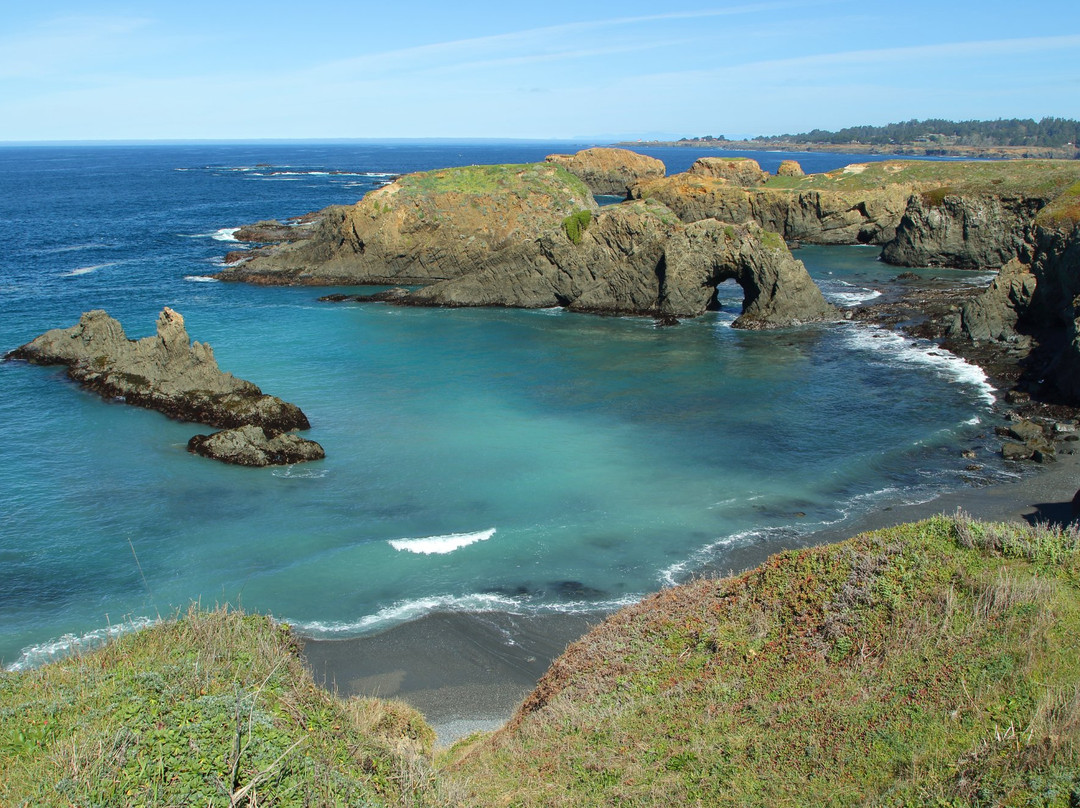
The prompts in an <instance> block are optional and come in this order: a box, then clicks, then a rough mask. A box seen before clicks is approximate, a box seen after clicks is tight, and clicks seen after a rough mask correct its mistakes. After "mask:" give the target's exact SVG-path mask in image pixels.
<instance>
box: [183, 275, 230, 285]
mask: <svg viewBox="0 0 1080 808" xmlns="http://www.w3.org/2000/svg"><path fill="white" fill-rule="evenodd" d="M184 280H185V281H188V282H189V283H221V281H219V280H218V279H217V278H211V277H210V276H209V275H185V276H184Z"/></svg>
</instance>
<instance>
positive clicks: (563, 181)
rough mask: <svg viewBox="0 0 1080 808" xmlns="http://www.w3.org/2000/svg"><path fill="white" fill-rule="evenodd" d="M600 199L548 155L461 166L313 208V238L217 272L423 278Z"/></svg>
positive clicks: (333, 278)
mask: <svg viewBox="0 0 1080 808" xmlns="http://www.w3.org/2000/svg"><path fill="white" fill-rule="evenodd" d="M597 209H598V206H597V204H596V201H595V200H594V199H593V196H592V193H591V192H590V191H589V189H588V188H587V187H586V186H585V184H584V183H583V182H582V181H581V180H579V179H578V178H577V177H575V176H574V175H573V174H571V173H570V172H568V171H567V170H565V169H564V168H561V167H560V166H557V165H555V164H553V163H535V164H527V165H502V166H465V167H461V168H448V169H441V170H438V171H425V172H420V173H417V174H407V175H405V176H402V177H399V178H398V179H397V180H396V181H394V182H393V183H391V184H389V185H386V186H384V187H382V188H378V189H376V190H374V191H372V192H370V193H369V194H367V195H366V196H365V197H364V198H363V199H362V200H361V201H360V202H358V203H356V204H355V205H351V206H332V207H329V208H326V209H324V210H323V211H320V213H319V218H318V222H317V224H315V225H314V227H313V230H312V233H311V236H310V237H309V238H306V239H303V240H301V241H296V242H293V243H290V244H281V245H277V246H273V247H268V248H263V249H261V250H257V251H254V252H253V254H252V258H251V260H249V261H246V262H245V263H243V264H242V265H240V266H238V267H235V268H227V269H225V270H224V271H222V272H220V273H219V274H218V275H217V276H216V277H217V278H219V279H221V280H238V281H247V282H249V283H261V284H326V285H333V284H357V283H379V284H382V283H389V284H395V283H406V284H414V283H415V284H422V283H431V282H433V281H438V280H443V279H446V278H454V277H457V276H459V275H462V274H464V273H466V272H471V271H473V269H475V267H476V266H477V265H478V264H480V263H482V262H483V261H484V260H485V259H486V258H488V257H489V256H490V255H492V254H493V253H496V252H498V251H500V250H502V249H505V248H506V247H507V246H508V245H510V244H514V243H517V242H519V241H527V240H530V239H536V238H539V237H540V235H541V234H542V233H544V232H545V231H547V230H549V229H551V228H553V227H558V226H560V225H561V223H562V221H563V219H565V218H566V217H568V216H570V215H571V214H573V213H575V212H577V211H582V210H587V211H590V212H591V211H596V210H597Z"/></svg>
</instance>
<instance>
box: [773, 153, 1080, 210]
mask: <svg viewBox="0 0 1080 808" xmlns="http://www.w3.org/2000/svg"><path fill="white" fill-rule="evenodd" d="M1077 181H1080V161H1076V160H1008V161H1001V160H996V161H992V160H982V161H979V160H964V161H955V162H951V161H934V160H883V161H880V162H870V163H856V164H854V165H850V166H845V167H844V168H838V169H836V170H834V171H828V172H825V173H823V174H807V175H806V176H803V177H771V178H770V179H769V181H768V182H767V183H766V184H765V186H764V187H766V188H776V189H785V190H797V191H803V190H868V189H874V188H884V187H887V186H890V185H911V186H914V187H916V188H918V189H921V190H923V191H924V192H933V191H934V189H948V191H949V193H958V194H963V193H987V194H994V195H996V196H1010V195H1022V196H1027V197H1035V198H1041V199H1045V200H1046V201H1050V200H1052V199H1055V198H1056V197H1058V196H1060V195H1061V194H1063V193H1065V192H1066V191H1067V190H1068V189H1069V188H1070V187H1072V186H1073V184H1074V183H1076V182H1077Z"/></svg>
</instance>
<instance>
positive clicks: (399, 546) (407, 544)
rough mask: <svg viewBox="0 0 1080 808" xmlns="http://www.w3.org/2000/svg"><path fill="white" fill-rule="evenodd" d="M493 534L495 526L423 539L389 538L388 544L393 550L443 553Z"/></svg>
mask: <svg viewBox="0 0 1080 808" xmlns="http://www.w3.org/2000/svg"><path fill="white" fill-rule="evenodd" d="M494 535H495V528H493V527H492V528H488V529H487V530H479V531H477V532H476V533H450V534H448V535H446V536H428V537H427V538H423V539H391V540H390V542H389V544H390V546H391V547H393V548H394V549H395V550H404V551H406V552H409V553H420V554H423V555H444V554H446V553H452V552H454V550H459V549H461V548H462V547H468V546H469V545H470V544H475V543H476V542H478V541H487V540H488V539H490V538H491V537H492V536H494Z"/></svg>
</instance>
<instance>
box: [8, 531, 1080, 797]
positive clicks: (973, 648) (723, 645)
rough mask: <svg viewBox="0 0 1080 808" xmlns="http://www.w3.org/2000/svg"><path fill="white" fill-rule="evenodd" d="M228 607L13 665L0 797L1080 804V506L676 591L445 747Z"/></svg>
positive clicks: (817, 557) (896, 540)
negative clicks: (41, 663) (319, 682)
mask: <svg viewBox="0 0 1080 808" xmlns="http://www.w3.org/2000/svg"><path fill="white" fill-rule="evenodd" d="M431 747H432V732H431V729H430V728H429V727H428V726H427V725H426V724H425V723H424V721H423V719H422V718H421V717H420V716H419V715H418V714H417V713H416V712H415V711H413V710H411V709H410V708H408V707H407V706H405V705H402V704H399V703H392V702H381V701H377V700H373V699H353V700H349V701H341V700H338V699H336V698H334V697H332V696H330V695H329V694H327V693H326V692H325V691H323V690H322V689H320V688H318V687H316V686H315V685H314V683H313V682H312V681H311V678H310V676H309V675H308V673H307V672H306V670H305V669H304V667H303V665H302V663H301V661H300V659H299V657H298V656H297V654H296V648H295V646H294V644H293V639H292V636H291V634H290V632H289V630H288V628H287V627H284V626H281V625H278V624H275V623H273V622H272V621H270V620H269V619H266V618H263V617H258V616H254V615H244V614H241V613H238V612H235V611H229V610H225V609H218V610H215V611H210V612H206V611H200V610H198V609H192V610H191V611H190V612H189V613H188V614H187V615H185V616H183V617H182V618H180V619H177V620H172V621H167V622H164V623H162V624H159V625H157V626H155V627H153V628H150V629H146V630H143V631H140V632H137V633H133V634H130V635H126V636H124V637H121V638H119V639H117V640H116V641H114V642H111V643H110V644H109V645H107V646H106V647H104V648H103V649H100V650H98V651H94V652H90V653H86V654H84V655H81V656H77V657H74V658H72V659H68V660H65V661H62V662H59V663H54V664H51V665H47V666H45V667H43V668H40V669H37V670H33V671H27V672H22V673H18V674H15V673H3V674H0V804H2V805H5V806H31V805H33V806H37V805H80V806H82V805H129V804H131V805H159V806H166V805H204V806H205V805H215V806H216V805H222V806H224V805H230V806H231V805H248V806H254V805H265V806H270V805H290V806H291V805H297V806H300V805H394V806H404V805H410V806H451V805H458V806H481V805H482V806H499V805H504V806H522V807H524V806H545V808H546V807H547V806H575V807H576V808H577V807H580V806H605V805H612V806H614V805H633V806H665V808H666V806H670V805H709V806H724V805H732V806H734V805H770V806H772V805H826V806H847V805H887V806H914V805H936V806H953V805H985V806H991V805H994V806H997V805H1003V806H1027V805H1046V806H1062V808H1065V807H1066V806H1076V805H1078V804H1080V533H1078V532H1077V530H1076V529H1067V530H1062V529H1056V528H1050V527H1045V526H1042V527H1035V528H1032V527H1028V526H1025V525H1013V524H1008V525H1006V524H987V523H981V522H976V521H973V520H971V519H969V518H967V517H966V516H964V515H962V514H957V515H956V516H955V517H952V518H946V517H937V518H934V519H930V520H927V521H924V522H919V523H916V524H912V525H902V526H899V527H896V528H890V529H887V530H881V531H877V532H873V533H868V534H864V535H861V536H858V537H856V538H854V539H851V540H849V541H846V542H842V543H839V544H833V545H827V546H822V547H814V548H809V549H804V550H799V551H791V552H786V553H781V554H779V555H776V556H773V557H771V558H770V559H769V560H768V561H766V562H765V563H764V564H762V565H761V566H759V567H757V568H756V569H753V570H750V571H748V572H745V573H743V574H741V575H737V576H732V577H728V578H725V579H722V580H699V581H696V582H693V583H691V584H688V585H685V586H682V587H677V588H673V589H669V590H665V591H663V592H660V593H658V594H656V595H654V596H652V597H650V598H647V599H646V600H644V601H642V602H641V603H640V604H637V605H635V606H632V607H629V608H627V609H624V610H622V611H620V612H619V613H617V614H616V615H614V616H612V617H611V618H610V619H608V620H607V621H605V622H604V623H603V624H602V625H601V626H599V627H597V628H596V629H594V630H593V631H592V632H590V633H589V634H588V635H586V637H584V638H583V639H582V640H581V641H579V642H578V643H576V644H574V645H572V646H571V647H570V648H569V649H568V650H567V652H566V653H565V654H564V655H563V656H562V657H560V658H559V659H558V660H556V662H555V663H554V664H553V665H552V667H551V668H550V670H549V671H548V673H547V674H546V675H545V676H544V678H543V679H542V680H541V682H540V683H539V685H538V687H537V688H536V690H535V691H534V692H533V693H532V695H530V696H529V698H528V699H527V700H526V701H525V703H524V704H523V706H522V708H521V709H520V711H519V713H518V714H517V716H516V717H515V718H514V719H513V720H512V721H511V722H510V724H508V725H507V726H506V727H505V728H504V729H502V730H500V731H499V732H497V733H495V734H493V735H487V736H485V735H480V736H474V737H472V738H470V739H466V740H465V741H462V742H460V743H459V744H458V745H456V746H455V747H454V748H452V749H451V750H449V752H447V753H444V754H442V755H440V757H439V758H437V759H435V758H433V755H432V751H431Z"/></svg>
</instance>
